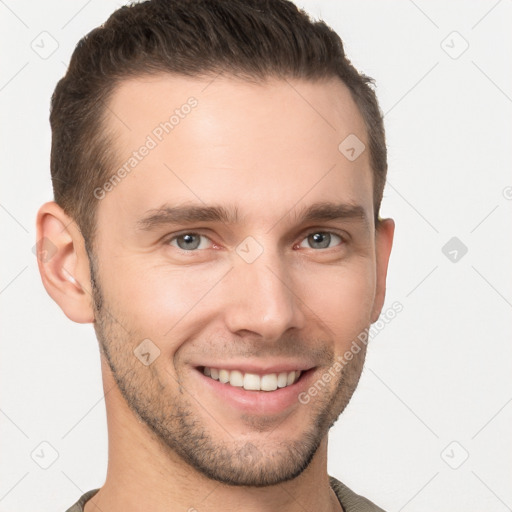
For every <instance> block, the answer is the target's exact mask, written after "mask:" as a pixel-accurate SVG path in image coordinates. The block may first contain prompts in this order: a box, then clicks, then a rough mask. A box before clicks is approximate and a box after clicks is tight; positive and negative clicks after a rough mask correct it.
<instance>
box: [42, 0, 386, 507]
mask: <svg viewBox="0 0 512 512" xmlns="http://www.w3.org/2000/svg"><path fill="white" fill-rule="evenodd" d="M369 82H370V79H369V78H367V77H365V76H364V75H360V74H358V72H357V71H356V70H355V69H354V68H353V67H352V66H351V64H350V62H349V61H348V60H347V59H346V57H345V56H344V53H343V46H342V43H341V41H340V39H339V37H338V36H337V35H336V34H335V33H334V32H333V31H332V30H330V29H329V28H328V27H327V26H326V25H325V24H324V23H322V22H312V21H311V20H310V19H309V18H308V17H307V15H306V14H305V13H304V12H302V11H299V10H298V9H297V7H295V6H294V4H292V3H291V2H288V1H286V0H272V1H268V0H266V1H263V0H201V1H194V2H191V1H186V0H161V1H150V2H144V3H141V4H135V5H132V6H129V7H126V6H125V7H122V8H121V9H119V10H118V11H116V12H115V13H114V14H113V15H112V16H111V17H110V19H109V20H108V21H107V22H106V23H105V24H104V25H102V26H101V27H99V28H97V29H95V30H93V31H92V32H91V33H90V34H89V35H87V36H86V37H85V38H84V39H82V40H81V41H80V43H79V44H78V46H77V48H76V49H75V52H74V54H73V56H72V59H71V62H70V66H69V69H68V71H67V73H66V76H65V77H64V78H63V79H62V80H61V81H60V82H59V84H58V85H57V87H56V90H55V93H54V95H53V98H52V111H51V125H52V132H53V139H52V156H51V170H52V179H53V187H54V194H55V202H49V203H46V204H44V205H43V206H42V207H41V208H40V211H39V213H38V217H37V230H38V239H39V240H40V242H39V246H40V250H41V251H44V250H45V249H48V247H51V248H52V251H51V253H49V252H47V253H46V256H47V257H45V258H39V268H40V272H41V276H42V280H43V283H44V286H45V288H46V290H47V291H48V293H49V294H50V295H51V297H52V298H53V299H54V300H55V301H56V302H57V303H58V304H59V306H60V307H61V308H62V310H63V311H64V313H65V314H66V315H67V316H68V317H69V318H70V319H71V320H73V321H75V322H81V323H88V322H92V323H94V328H95V331H96V335H97V338H98V341H99V345H100V350H101V361H102V375H103V385H104V391H105V402H106V407H107V421H108V434H109V462H108V470H107V477H106V481H105V484H104V485H103V487H101V489H99V490H93V491H91V492H89V493H87V494H86V495H84V496H82V498H81V499H80V500H79V502H78V503H76V504H75V505H74V506H73V507H71V508H70V509H69V510H70V511H73V512H75V511H82V510H84V511H85V512H94V511H103V512H106V511H109V512H117V511H123V512H132V511H140V510H151V511H153V512H160V511H164V510H165V511H169V510H172V511H177V510H188V511H194V510H198V511H201V512H203V511H205V512H206V511H218V510H235V509H236V510H240V509H242V510H247V511H256V510H257V511H274V510H280V511H287V512H288V511H290V512H291V511H299V510H301V511H302V510H311V511H313V510H315V511H320V510H322V511H341V510H344V511H345V512H356V511H378V510H382V509H380V508H378V507H377V506H375V505H374V504H373V503H371V502H370V501H369V500H367V499H365V498H363V497H361V496H358V495H357V494H356V493H354V492H353V491H351V490H350V489H349V488H347V487H346V486H345V485H344V484H342V483H341V482H339V481H338V480H336V479H335V478H334V477H331V476H329V475H328V473H327V438H328V432H329V429H330V427H331V426H332V425H333V424H334V422H335V421H336V420H337V418H338V416H339V415H340V414H341V412H342V411H343V410H344V408H345V407H346V405H347V404H348V402H349V400H350V398H351V396H352V394H353V392H354V390H355V388H356V386H357V383H358V380H359V377H360V374H361V371H362V367H363V363H364V358H365V353H366V341H365V338H364V337H362V336H361V334H362V333H365V332H367V329H368V327H369V326H370V325H371V323H373V322H375V321H376V320H377V319H378V317H379V314H380V312H381V309H382V307H383V303H384V297H385V287H386V272H387V265H388V259H389V255H390V251H391V246H392V240H393V232H394V223H393V221H392V220H391V219H381V218H380V217H379V208H380V203H381V199H382V193H383V187H384V183H385V176H386V168H387V164H386V147H385V141H384V130H383V126H382V117H381V113H380V111H379V107H378V105H377V100H376V98H375V94H374V92H373V90H372V89H371V88H370V86H369ZM50 254H51V257H50Z"/></svg>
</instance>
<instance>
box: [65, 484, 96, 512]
mask: <svg viewBox="0 0 512 512" xmlns="http://www.w3.org/2000/svg"><path fill="white" fill-rule="evenodd" d="M98 491H99V489H93V490H92V491H89V492H86V493H85V494H84V495H82V497H81V498H80V499H79V500H78V501H77V502H76V503H75V504H74V505H72V506H71V507H70V508H68V509H67V510H66V512H84V506H85V504H86V503H87V502H88V501H89V500H90V499H91V498H92V497H93V496H94V495H95V494H96V493H97V492H98Z"/></svg>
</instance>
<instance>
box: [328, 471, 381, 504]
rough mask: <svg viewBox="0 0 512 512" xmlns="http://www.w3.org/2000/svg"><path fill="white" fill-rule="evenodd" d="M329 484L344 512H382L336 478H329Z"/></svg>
mask: <svg viewBox="0 0 512 512" xmlns="http://www.w3.org/2000/svg"><path fill="white" fill-rule="evenodd" d="M329 483H330V485H331V488H332V490H333V491H334V492H335V494H336V496H337V497H338V500H339V502H340V503H341V505H342V506H343V509H344V510H345V512H384V510H383V509H381V508H380V507H378V506H377V505H375V503H373V502H371V501H370V500H368V499H367V498H365V497H363V496H360V495H359V494H356V493H355V492H354V491H352V490H351V489H349V488H348V487H347V486H346V485H345V484H343V483H342V482H340V481H339V480H337V479H336V478H334V477H332V476H329Z"/></svg>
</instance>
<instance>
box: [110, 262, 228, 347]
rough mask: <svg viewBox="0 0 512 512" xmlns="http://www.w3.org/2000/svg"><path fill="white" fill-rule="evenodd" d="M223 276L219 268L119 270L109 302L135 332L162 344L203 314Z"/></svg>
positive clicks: (111, 288)
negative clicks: (161, 341) (211, 292)
mask: <svg viewBox="0 0 512 512" xmlns="http://www.w3.org/2000/svg"><path fill="white" fill-rule="evenodd" d="M222 275H223V272H222V269H219V268H215V269H213V268H211V269H207V268H204V269H201V270H200V269H199V268H198V267H188V268H186V267H181V268H179V269H170V268H169V266H156V267H151V268H148V267H146V268H144V267H143V265H136V264H131V265H129V266H127V267H126V268H122V267H118V268H117V270H116V273H115V276H114V277H113V279H111V281H110V283H109V294H108V295H109V302H110V303H111V304H114V306H115V309H116V311H118V313H119V314H120V315H121V316H122V317H123V318H125V319H126V321H127V322H128V324H129V325H130V327H131V329H132V330H133V331H134V332H137V333H138V334H140V335H142V336H143V337H149V338H150V339H153V338H155V339H160V340H163V339H164V338H166V336H167V338H170V337H173V334H174V328H175V327H176V328H179V329H180V330H182V329H183V328H184V327H185V326H186V325H187V324H189V323H190V322H191V321H192V320H193V319H194V317H198V315H200V314H201V311H202V310H203V308H204V307H205V306H206V305H208V303H209V300H208V296H209V292H210V291H211V290H212V289H213V288H214V287H215V285H216V283H218V282H219V280H221V279H222ZM151 336H153V338H151Z"/></svg>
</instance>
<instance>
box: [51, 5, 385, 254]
mask: <svg viewBox="0 0 512 512" xmlns="http://www.w3.org/2000/svg"><path fill="white" fill-rule="evenodd" d="M162 72H166V73H174V74H180V75H185V76H191V77H199V76H209V75H215V74H218V73H221V72H226V73H229V74H232V75H236V76H239V77H242V78H246V79H248V80H255V79H256V80H264V79H265V78H267V77H277V78H297V79H305V80H313V81H315V80H320V79H325V78H332V77H338V78H339V79H341V80H342V81H343V82H344V84H345V85H346V86H347V87H348V88H349V90H350V92H351V95H352V97H353V99H354V101H355V103H356V105H357V106H358V108H359V110H360V112H361V115H362V117H363V119H364V122H365V125H366V129H367V132H368V144H369V151H370V163H371V166H372V170H373V200H374V212H375V222H376V224H377V223H378V221H379V217H378V214H379V209H380V203H381V201H382V194H383V189H384V184H385V181H386V172H387V156H386V153H387V152H386V142H385V134H384V126H383V119H382V117H383V116H382V113H381V111H380V109H379V105H378V102H377V98H376V96H375V92H374V90H373V88H372V87H371V85H373V84H374V81H373V79H371V78H369V77H367V76H366V75H364V74H360V73H359V72H358V71H357V70H356V69H355V68H354V67H353V66H352V64H351V63H350V61H349V60H348V59H347V57H346V56H345V52H344V49H343V43H342V41H341V39H340V37H339V36H338V35H337V34H336V32H334V31H333V30H332V29H331V28H330V27H328V26H327V25H326V24H325V23H324V22H323V21H313V20H312V19H311V18H310V17H309V16H308V15H307V14H306V13H305V12H304V11H302V10H300V9H299V8H297V7H296V6H295V4H293V3H292V2H291V1H288V0H149V1H146V2H142V3H136V4H131V5H129V6H123V7H121V8H120V9H118V10H117V11H115V12H114V13H113V14H112V15H111V16H110V17H109V19H108V20H107V21H106V22H105V23H104V24H103V25H101V26H100V27H98V28H96V29H94V30H92V31H91V32H90V33H89V34H87V35H86V36H85V37H84V38H82V39H81V40H80V41H79V43H78V44H77V46H76V48H75V51H74V52H73V55H72V57H71V61H70V64H69V68H68V70H67V72H66V75H65V76H64V77H63V78H62V79H61V80H60V81H59V83H58V84H57V86H56V88H55V91H54V93H53V96H52V103H51V114H50V123H51V128H52V148H51V175H52V183H53V191H54V198H55V201H56V202H57V203H58V204H59V205H60V206H61V208H63V210H64V211H65V212H66V213H67V214H68V215H69V216H70V217H71V218H73V219H74V221H75V222H76V223H77V225H78V227H79V229H80V230H81V232H82V235H83V237H84V239H85V243H86V248H88V249H92V248H93V245H94V244H93V241H94V234H95V227H96V210H97V201H98V200H97V199H96V197H95V196H94V193H93V191H94V190H95V189H96V187H98V186H101V185H102V184H103V183H104V182H105V181H106V180H107V179H108V177H109V176H110V175H111V174H112V173H113V165H114V160H115V155H113V151H112V150H111V149H109V147H111V146H112V145H111V142H112V141H111V140H110V139H109V134H108V133H107V132H106V130H104V129H103V126H104V120H105V117H106V114H107V111H108V101H109V99H110V97H111V95H112V93H113V91H114V90H115V88H116V85H118V84H119V83H120V82H121V81H122V80H124V79H127V78H130V77H136V76H141V75H145V74H153V73H162ZM340 142H341V141H340Z"/></svg>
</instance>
